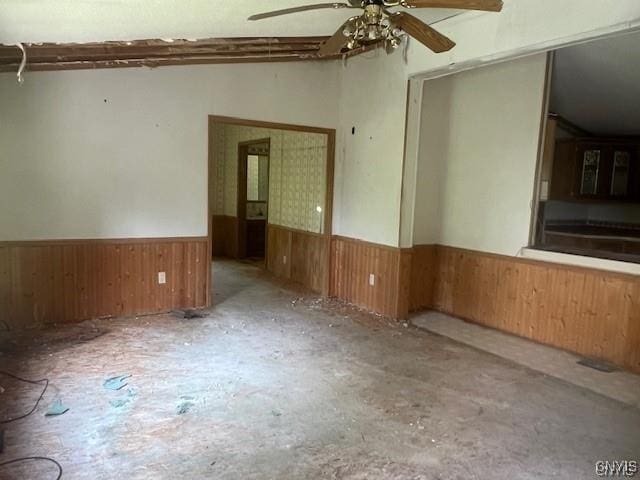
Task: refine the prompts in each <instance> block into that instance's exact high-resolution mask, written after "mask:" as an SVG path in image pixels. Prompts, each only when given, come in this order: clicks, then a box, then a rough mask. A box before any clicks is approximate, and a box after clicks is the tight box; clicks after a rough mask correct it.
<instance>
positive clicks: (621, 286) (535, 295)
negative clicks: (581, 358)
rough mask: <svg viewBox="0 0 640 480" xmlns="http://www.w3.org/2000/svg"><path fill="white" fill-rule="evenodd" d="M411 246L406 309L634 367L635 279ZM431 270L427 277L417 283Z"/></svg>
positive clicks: (638, 345)
mask: <svg viewBox="0 0 640 480" xmlns="http://www.w3.org/2000/svg"><path fill="white" fill-rule="evenodd" d="M415 251H416V252H418V251H422V252H423V253H421V254H416V255H414V256H413V262H412V278H413V281H412V288H411V306H412V309H413V310H417V309H422V308H433V309H435V310H439V311H442V312H446V313H449V314H452V315H455V316H457V317H461V318H464V319H467V320H470V321H473V322H475V323H479V324H482V325H486V326H488V327H492V328H496V329H499V330H502V331H505V332H509V333H513V334H515V335H518V336H521V337H525V338H529V339H532V340H535V341H537V342H541V343H544V344H547V345H552V346H555V347H558V348H562V349H566V350H569V351H572V352H575V353H578V354H581V355H585V356H589V357H597V358H601V359H605V360H608V361H610V362H613V363H615V364H618V365H621V366H623V367H626V368H628V369H631V370H633V371H636V372H640V278H638V277H636V276H632V275H623V274H617V273H611V272H605V271H601V270H594V269H587V268H578V267H572V266H565V265H559V264H554V263H545V262H539V261H533V260H526V259H521V258H515V257H507V256H501V255H493V254H488V253H482V252H476V251H469V250H462V249H457V248H452V247H444V246H437V247H433V246H432V247H424V248H422V247H420V248H418V249H415ZM429 251H430V253H427V252H429ZM413 271H416V274H415V276H414V275H413ZM418 272H421V273H418ZM432 272H434V273H433V274H434V275H435V276H434V279H435V280H434V282H433V283H431V282H430V281H424V282H417V280H418V279H420V278H423V275H426V276H427V278H430V276H431V275H432ZM413 282H416V283H415V284H414V283H413ZM429 298H431V299H432V304H431V305H427V302H428V299H429Z"/></svg>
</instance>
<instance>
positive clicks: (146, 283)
mask: <svg viewBox="0 0 640 480" xmlns="http://www.w3.org/2000/svg"><path fill="white" fill-rule="evenodd" d="M207 249H208V247H207V238H184V239H144V240H142V239H140V240H138V239H134V240H93V241H92V240H78V241H61V242H53V241H51V242H50V241H43V242H10V243H9V242H4V243H0V319H2V320H3V321H5V322H6V323H7V324H8V325H9V327H10V328H12V329H21V328H30V327H35V326H38V325H43V324H52V323H64V322H74V321H81V320H86V319H91V318H99V317H109V316H121V315H138V314H146V313H156V312H164V311H168V310H171V309H179V308H195V307H203V306H205V305H206V302H207V295H206V293H207V288H208V285H209V283H208V281H207V274H208V265H207V264H208V263H209V254H208V252H207ZM158 272H166V280H167V283H166V284H164V285H160V284H158Z"/></svg>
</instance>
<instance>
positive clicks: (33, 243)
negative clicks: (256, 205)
mask: <svg viewBox="0 0 640 480" xmlns="http://www.w3.org/2000/svg"><path fill="white" fill-rule="evenodd" d="M206 241H207V237H144V238H143V237H140V238H138V237H131V238H87V239H82V238H74V239H55V240H0V248H1V247H15V246H18V247H27V246H30V247H41V246H45V247H46V246H54V245H55V246H58V245H86V244H91V245H95V244H106V245H112V244H115V245H130V244H139V243H180V242H185V243H192V242H206Z"/></svg>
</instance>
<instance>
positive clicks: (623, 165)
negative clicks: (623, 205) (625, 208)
mask: <svg viewBox="0 0 640 480" xmlns="http://www.w3.org/2000/svg"><path fill="white" fill-rule="evenodd" d="M630 184H631V150H630V149H623V148H614V149H613V157H612V162H611V182H610V189H609V194H610V195H611V196H612V197H614V198H619V199H627V198H629V196H630V194H631V192H630Z"/></svg>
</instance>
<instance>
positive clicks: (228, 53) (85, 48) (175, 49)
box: [0, 37, 371, 72]
mask: <svg viewBox="0 0 640 480" xmlns="http://www.w3.org/2000/svg"><path fill="white" fill-rule="evenodd" d="M327 38H328V37H257V38H253V37H252V38H209V39H200V40H184V39H164V40H162V39H151V40H136V41H122V42H103V43H87V44H76V43H69V44H58V43H46V44H26V45H25V48H26V50H27V55H28V58H29V62H28V65H27V70H30V71H39V70H69V69H73V70H77V69H94V68H125V67H144V66H146V67H152V68H153V67H159V66H164V65H198V64H216V63H261V62H291V61H311V60H313V61H317V60H334V59H337V58H341V55H335V56H331V57H320V56H318V55H317V52H318V50H319V49H320V45H321V44H322V43H323V42H324V41H326V40H327ZM370 49H371V48H368V49H358V50H356V51H353V52H349V53H348V54H346V55H347V56H353V55H358V54H360V53H362V52H364V51H367V50H370ZM20 58H21V56H20V52H19V51H18V49H17V48H16V47H15V46H7V45H5V46H0V71H1V72H11V71H15V70H16V69H17V68H18V65H19V62H20Z"/></svg>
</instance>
